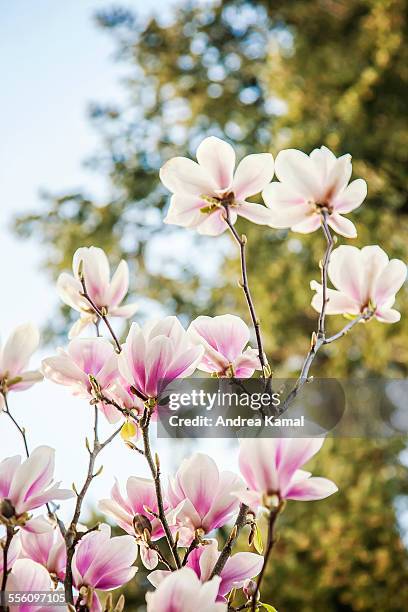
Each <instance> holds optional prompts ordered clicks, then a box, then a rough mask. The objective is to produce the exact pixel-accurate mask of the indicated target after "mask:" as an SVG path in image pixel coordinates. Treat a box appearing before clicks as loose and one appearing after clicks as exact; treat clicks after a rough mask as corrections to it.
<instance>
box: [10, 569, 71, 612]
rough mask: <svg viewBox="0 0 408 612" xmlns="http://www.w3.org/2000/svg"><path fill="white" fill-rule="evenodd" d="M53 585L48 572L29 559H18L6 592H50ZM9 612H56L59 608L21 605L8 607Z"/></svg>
mask: <svg viewBox="0 0 408 612" xmlns="http://www.w3.org/2000/svg"><path fill="white" fill-rule="evenodd" d="M53 589H54V585H53V583H52V580H51V577H50V575H49V573H48V571H47V570H46V569H45V567H43V566H42V565H40V564H39V563H36V562H35V561H32V560H31V559H18V560H17V561H16V562H15V563H14V565H13V569H12V570H11V572H10V575H9V577H8V580H7V591H17V592H21V593H30V592H33V591H34V592H35V591H40V592H48V591H49V592H52V591H53ZM9 610H10V612H57V611H58V610H61V606H59V607H57V606H50V605H47V606H42V605H41V604H33V603H21V604H18V605H17V606H13V605H11V606H9Z"/></svg>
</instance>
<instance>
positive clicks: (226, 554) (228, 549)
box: [210, 504, 248, 580]
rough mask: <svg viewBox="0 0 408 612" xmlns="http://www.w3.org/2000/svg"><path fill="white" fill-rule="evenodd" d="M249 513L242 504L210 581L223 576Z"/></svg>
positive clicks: (246, 507)
mask: <svg viewBox="0 0 408 612" xmlns="http://www.w3.org/2000/svg"><path fill="white" fill-rule="evenodd" d="M247 512H248V506H246V505H245V504H241V506H240V508H239V512H238V516H237V518H236V520H235V524H234V527H233V528H232V531H231V533H230V535H229V536H228V538H227V541H226V542H225V544H224V548H223V549H222V551H221V553H220V556H219V557H218V559H217V563H216V564H215V565H214V568H213V571H212V572H211V576H210V580H211V578H214V576H219V575H220V574H221V572H222V570H223V569H224V567H225V564H226V562H227V561H228V559H229V558H230V556H231V554H232V549H233V546H234V544H235V542H236V541H237V539H238V536H239V534H240V531H241V529H242V528H243V527H244V525H245V524H246V518H247Z"/></svg>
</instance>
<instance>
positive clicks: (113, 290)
mask: <svg viewBox="0 0 408 612" xmlns="http://www.w3.org/2000/svg"><path fill="white" fill-rule="evenodd" d="M72 269H73V272H74V276H71V274H67V273H66V272H63V273H62V274H60V275H59V277H58V281H57V291H58V294H59V296H60V298H61V299H62V301H63V302H65V304H68V306H70V307H71V308H73V309H74V310H77V311H78V312H80V313H81V316H80V318H79V319H78V321H77V322H76V323H75V325H74V326H73V327H72V328H71V330H70V332H69V337H70V338H73V337H74V336H77V335H78V334H80V333H81V331H82V330H83V329H84V328H85V327H86V326H87V325H89V324H90V323H92V322H96V321H97V319H98V316H97V315H96V314H95V311H94V310H93V309H92V306H91V305H90V303H89V302H88V300H87V299H86V298H84V297H83V296H82V293H83V287H82V284H81V274H82V278H83V280H84V282H85V287H86V291H87V293H88V295H89V297H90V298H91V300H92V302H93V303H94V304H95V306H97V307H98V308H99V310H102V311H103V312H104V313H105V314H109V315H111V316H112V317H123V318H125V319H127V318H128V317H131V316H132V315H133V314H134V313H135V311H136V309H137V305H136V304H128V305H126V306H120V303H121V302H122V300H123V299H124V297H125V295H126V294H127V292H128V289H129V268H128V265H127V263H126V262H125V261H123V260H122V261H121V262H120V264H119V265H118V267H117V269H116V272H115V274H114V275H113V276H112V279H110V270H109V261H108V258H107V257H106V255H105V253H104V251H103V250H102V249H98V248H97V247H94V246H91V247H89V248H88V247H82V248H80V249H77V251H75V253H74V258H73V261H72Z"/></svg>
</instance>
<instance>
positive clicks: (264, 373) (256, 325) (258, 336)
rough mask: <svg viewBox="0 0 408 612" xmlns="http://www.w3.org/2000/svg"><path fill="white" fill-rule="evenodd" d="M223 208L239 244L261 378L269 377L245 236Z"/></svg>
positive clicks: (243, 280) (242, 283)
mask: <svg viewBox="0 0 408 612" xmlns="http://www.w3.org/2000/svg"><path fill="white" fill-rule="evenodd" d="M224 208H225V212H226V215H225V217H224V219H225V222H226V224H227V225H228V227H229V229H230V232H231V234H232V236H233V238H234V240H235V241H236V243H237V244H238V246H239V252H240V261H241V282H240V286H241V288H242V289H243V291H244V294H245V298H246V301H247V305H248V309H249V313H250V316H251V320H252V324H253V326H254V330H255V336H256V343H257V345H258V356H259V362H260V364H261V370H262V376H263V378H270V369H269V365H268V361H267V359H266V354H265V351H264V348H263V341H262V335H261V324H260V322H259V319H258V317H257V315H256V311H255V305H254V302H253V299H252V295H251V291H250V289H249V284H248V272H247V265H246V251H245V247H246V244H247V237H246V236H245V234H243V235H242V236H240V235H239V234H238V232H237V230H236V229H235V227H234V225H233V224H232V222H231V216H230V211H229V205H228V204H226V205H225V206H224Z"/></svg>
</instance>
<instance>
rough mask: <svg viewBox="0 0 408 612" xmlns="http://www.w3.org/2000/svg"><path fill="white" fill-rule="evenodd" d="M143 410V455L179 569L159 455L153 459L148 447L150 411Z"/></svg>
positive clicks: (179, 562)
mask: <svg viewBox="0 0 408 612" xmlns="http://www.w3.org/2000/svg"><path fill="white" fill-rule="evenodd" d="M145 412H146V414H145V417H144V418H143V425H142V436H143V445H144V455H145V457H146V460H147V463H148V464H149V468H150V472H151V474H152V477H153V481H154V487H155V491H156V498H157V507H158V515H159V520H160V522H161V524H162V526H163V529H164V533H165V534H166V539H167V543H168V545H169V549H170V552H171V554H172V556H173V560H174V563H175V565H176V567H177V569H180V568H181V560H180V556H179V554H178V550H177V543H176V542H175V541H174V538H173V534H172V533H171V530H170V527H169V524H168V522H167V518H166V514H165V510H164V503H163V492H162V486H161V480H160V463H159V457H158V455H157V454H156V457H155V461H154V460H153V456H152V450H151V447H150V438H149V424H150V413H149V412H148V409H146V411H145Z"/></svg>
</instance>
